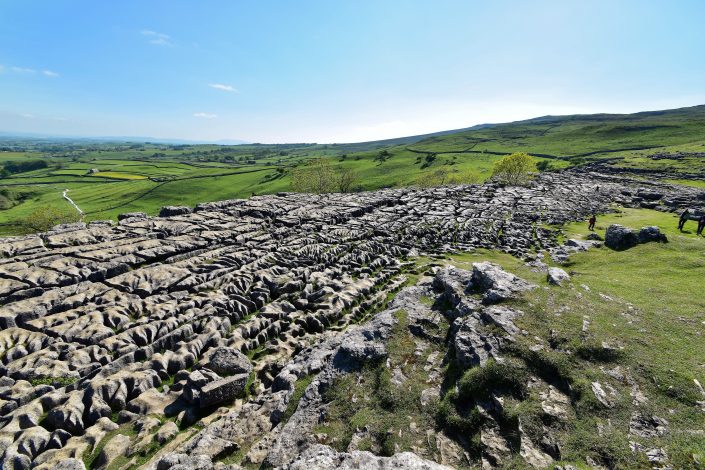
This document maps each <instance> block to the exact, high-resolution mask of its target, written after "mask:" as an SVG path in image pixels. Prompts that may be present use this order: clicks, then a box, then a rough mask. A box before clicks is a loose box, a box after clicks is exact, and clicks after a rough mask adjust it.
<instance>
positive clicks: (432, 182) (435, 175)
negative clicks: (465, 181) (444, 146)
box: [416, 168, 448, 188]
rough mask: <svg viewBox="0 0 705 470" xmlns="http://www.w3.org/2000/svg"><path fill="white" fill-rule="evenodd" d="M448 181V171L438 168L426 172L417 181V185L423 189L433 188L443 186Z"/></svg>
mask: <svg viewBox="0 0 705 470" xmlns="http://www.w3.org/2000/svg"><path fill="white" fill-rule="evenodd" d="M447 180H448V170H446V169H445V168H438V169H437V170H434V171H424V172H423V173H421V175H420V176H419V177H418V178H417V179H416V184H417V185H419V186H421V187H422V188H430V187H433V186H443V185H444V184H446V182H447Z"/></svg>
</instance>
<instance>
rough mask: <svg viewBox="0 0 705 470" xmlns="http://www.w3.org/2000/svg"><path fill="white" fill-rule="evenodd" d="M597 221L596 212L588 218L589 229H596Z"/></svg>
mask: <svg viewBox="0 0 705 470" xmlns="http://www.w3.org/2000/svg"><path fill="white" fill-rule="evenodd" d="M595 222H597V217H595V214H592V216H591V217H590V219H589V220H588V230H591V231H593V232H594V231H595Z"/></svg>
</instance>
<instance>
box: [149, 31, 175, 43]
mask: <svg viewBox="0 0 705 470" xmlns="http://www.w3.org/2000/svg"><path fill="white" fill-rule="evenodd" d="M141 33H142V36H146V37H148V38H149V43H150V44H154V45H155V46H173V45H174V43H173V42H172V40H171V36H169V35H168V34H164V33H158V32H156V31H152V30H151V29H143V30H142V31H141Z"/></svg>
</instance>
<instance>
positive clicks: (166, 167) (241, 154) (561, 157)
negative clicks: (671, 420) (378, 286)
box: [0, 106, 705, 234]
mask: <svg viewBox="0 0 705 470" xmlns="http://www.w3.org/2000/svg"><path fill="white" fill-rule="evenodd" d="M382 151H384V152H386V156H385V157H384V158H379V154H380V152H382ZM517 151H523V152H528V153H531V154H533V155H535V156H536V157H537V158H538V159H539V160H541V159H544V160H546V161H547V162H548V164H549V167H550V168H554V169H555V168H563V167H567V166H570V165H574V164H580V163H584V162H585V161H588V160H597V159H603V158H609V159H610V161H611V162H612V163H613V164H615V165H618V166H624V167H631V168H649V169H656V170H669V171H672V172H673V171H675V172H680V173H689V174H692V173H698V172H703V171H705V157H703V155H699V153H703V152H705V106H695V107H690V108H682V109H675V110H667V111H654V112H645V113H637V114H629V115H615V114H595V115H575V116H545V117H540V118H536V119H530V120H527V121H519V122H513V123H507V124H496V125H481V126H475V127H473V128H468V129H464V130H459V131H447V132H439V133H434V134H427V135H422V136H412V137H404V138H399V139H389V140H385V141H377V142H363V143H356V144H330V145H319V144H281V145H267V144H248V145H237V146H218V145H166V144H154V143H124V142H123V143H96V142H90V141H61V142H51V141H48V142H47V141H39V140H36V141H23V140H17V141H13V140H8V139H4V140H3V141H2V142H0V166H5V165H9V166H11V167H13V168H15V167H17V165H18V164H21V163H22V162H25V163H27V162H32V161H37V160H43V161H46V162H47V167H46V168H38V169H35V170H32V171H26V172H20V173H10V174H5V175H4V176H0V191H2V192H3V193H2V198H1V199H0V234H12V233H17V232H18V230H19V227H18V225H17V223H18V222H19V221H21V220H22V218H24V217H26V216H27V215H28V214H30V213H31V212H32V211H34V210H37V209H40V208H44V207H49V206H54V207H64V208H65V207H68V203H67V201H66V200H65V199H63V198H62V196H61V194H62V192H63V191H64V190H65V189H69V196H70V197H71V198H72V199H73V200H74V201H75V202H76V203H77V204H78V205H79V207H81V208H82V210H83V211H84V212H85V213H86V220H97V219H106V218H112V219H114V218H115V217H116V216H117V215H118V214H119V213H121V212H127V211H145V212H147V213H149V214H156V213H157V212H158V210H159V208H160V207H162V206H165V205H175V204H183V205H190V206H193V205H195V204H198V203H200V202H206V201H215V200H221V199H229V198H242V197H248V196H250V195H252V194H253V193H255V194H266V193H272V192H277V191H286V190H290V188H291V182H290V174H291V169H292V168H293V167H295V166H297V165H300V164H302V163H304V162H305V161H306V160H308V159H311V158H317V157H326V158H330V159H331V163H332V165H333V166H334V167H336V168H350V169H353V170H354V171H355V172H356V174H357V176H358V181H357V183H356V189H358V190H373V189H378V188H384V187H392V186H400V185H410V184H414V183H415V182H416V181H417V180H418V179H419V178H420V177H421V176H422V175H424V174H426V173H429V172H434V171H436V170H437V169H439V168H443V169H445V170H447V171H448V173H449V174H454V175H456V176H457V177H460V179H461V180H462V178H468V179H470V180H472V181H481V180H483V179H485V178H487V177H489V176H490V174H491V170H492V166H493V165H494V163H495V162H496V161H497V160H498V159H499V158H501V157H502V155H505V154H509V153H512V152H517ZM664 152H675V153H687V154H688V155H686V156H685V157H683V156H681V158H677V159H668V158H666V159H653V158H652V157H651V155H652V154H656V153H660V154H663V153H664ZM91 170H98V171H97V172H96V173H91ZM0 175H2V173H0ZM677 176H678V175H676V176H675V177H674V180H676V181H679V180H680V178H678V177H677ZM684 176H685V175H684ZM687 183H688V184H694V183H693V182H692V180H690V181H688V182H687ZM696 183H697V182H696Z"/></svg>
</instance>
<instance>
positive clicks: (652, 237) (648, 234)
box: [638, 226, 668, 243]
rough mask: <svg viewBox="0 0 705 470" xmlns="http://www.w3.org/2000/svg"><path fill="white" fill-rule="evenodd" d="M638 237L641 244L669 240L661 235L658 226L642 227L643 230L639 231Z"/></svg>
mask: <svg viewBox="0 0 705 470" xmlns="http://www.w3.org/2000/svg"><path fill="white" fill-rule="evenodd" d="M638 237H639V243H648V242H661V243H666V242H668V238H667V237H666V235H665V234H663V233H661V229H659V228H658V227H656V226H650V227H642V228H641V230H639V235H638Z"/></svg>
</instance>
